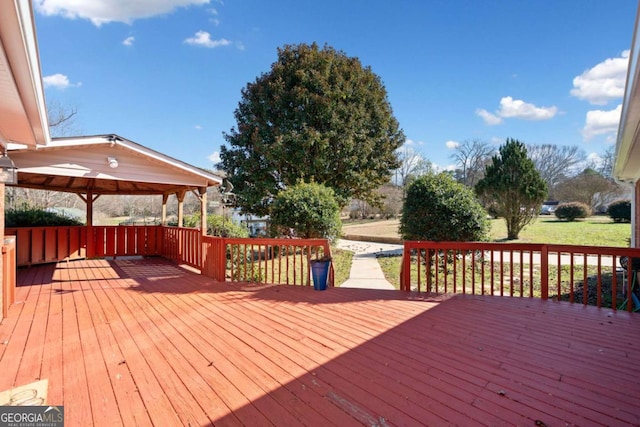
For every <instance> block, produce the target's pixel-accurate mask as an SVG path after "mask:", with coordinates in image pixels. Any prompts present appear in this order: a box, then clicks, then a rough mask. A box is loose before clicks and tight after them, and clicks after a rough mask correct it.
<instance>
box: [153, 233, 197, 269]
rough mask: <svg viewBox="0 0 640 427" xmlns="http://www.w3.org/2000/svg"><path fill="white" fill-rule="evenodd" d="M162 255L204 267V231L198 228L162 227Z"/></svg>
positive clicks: (177, 261)
mask: <svg viewBox="0 0 640 427" xmlns="http://www.w3.org/2000/svg"><path fill="white" fill-rule="evenodd" d="M162 234H163V248H162V251H161V255H162V256H164V257H165V258H169V259H170V260H172V261H174V262H176V263H178V264H186V265H189V266H191V267H194V268H197V269H202V266H203V261H202V233H201V232H200V230H199V229H197V228H183V227H162Z"/></svg>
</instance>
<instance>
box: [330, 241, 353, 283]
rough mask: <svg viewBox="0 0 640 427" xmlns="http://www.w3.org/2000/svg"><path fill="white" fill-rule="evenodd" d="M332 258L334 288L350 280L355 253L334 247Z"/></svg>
mask: <svg viewBox="0 0 640 427" xmlns="http://www.w3.org/2000/svg"><path fill="white" fill-rule="evenodd" d="M331 258H332V259H333V260H332V263H333V271H334V286H336V287H338V286H340V285H341V284H343V283H344V282H345V281H346V280H347V279H348V278H349V273H350V272H351V259H352V258H353V252H351V251H345V250H342V249H338V248H335V247H332V248H331Z"/></svg>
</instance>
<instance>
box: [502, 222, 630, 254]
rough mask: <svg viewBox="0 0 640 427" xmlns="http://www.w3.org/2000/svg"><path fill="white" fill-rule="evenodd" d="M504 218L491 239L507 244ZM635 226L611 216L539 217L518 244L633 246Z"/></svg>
mask: <svg viewBox="0 0 640 427" xmlns="http://www.w3.org/2000/svg"><path fill="white" fill-rule="evenodd" d="M506 236H507V227H506V225H505V222H504V220H503V219H493V220H491V237H490V238H491V240H492V241H496V242H501V241H506V240H505V239H506ZM630 238H631V224H629V223H616V222H613V221H612V220H611V218H609V217H607V216H592V217H590V218H586V219H583V220H579V221H573V222H566V221H560V220H558V219H557V218H556V217H555V216H549V217H544V216H541V217H538V219H537V220H536V221H535V222H534V223H532V224H530V225H528V226H526V227H525V228H524V230H522V231H521V232H520V236H519V239H518V240H511V241H508V242H514V243H516V242H517V243H555V244H562V245H583V246H615V247H629V239H630Z"/></svg>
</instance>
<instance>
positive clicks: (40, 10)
mask: <svg viewBox="0 0 640 427" xmlns="http://www.w3.org/2000/svg"><path fill="white" fill-rule="evenodd" d="M637 6H638V3H637V2H636V1H634V0H616V1H611V2H605V1H602V0H535V1H534V0H531V1H520V0H500V1H498V0H495V1H494V0H483V1H479V0H433V1H421V0H413V1H408V0H407V1H404V0H398V1H394V2H381V1H377V0H376V1H374V0H369V1H366V0H350V1H345V0H325V1H322V2H318V1H314V2H311V1H304V0H297V1H296V0H282V1H275V2H267V1H258V0H224V1H222V0H91V1H86V2H84V1H83V2H79V1H76V0H34V9H35V18H36V30H37V33H38V41H39V50H40V58H41V65H42V73H43V80H44V84H45V88H46V89H45V90H46V98H47V101H53V102H56V103H59V104H61V105H64V106H67V107H72V108H77V110H78V115H77V119H76V122H75V129H74V134H80V135H94V134H105V133H117V134H119V135H121V136H123V137H125V138H127V139H130V140H132V141H134V142H137V143H140V144H142V145H145V146H147V147H149V148H152V149H155V150H158V151H160V152H162V153H164V154H167V155H169V156H172V157H175V158H177V159H180V160H183V161H186V162H188V163H191V164H193V165H195V166H200V167H205V168H212V167H213V164H214V163H215V161H216V156H217V153H218V152H219V150H220V146H221V145H222V144H224V142H225V141H224V138H223V136H222V132H223V131H228V130H229V129H230V128H231V127H233V126H235V120H234V117H233V112H234V110H235V108H236V106H237V104H238V102H239V100H240V96H241V93H240V92H241V89H242V88H243V87H245V85H246V84H247V83H248V82H253V81H254V80H255V79H256V78H257V77H258V76H259V75H260V74H261V73H264V72H268V71H269V69H270V66H271V64H272V63H273V62H274V61H275V60H276V59H277V48H278V47H282V46H284V45H285V44H297V43H312V42H317V43H318V44H319V45H324V44H325V43H326V44H329V45H331V46H332V47H334V48H336V49H337V50H342V51H344V52H345V53H346V54H347V55H349V56H355V57H358V58H359V59H360V61H361V62H362V63H363V64H364V65H367V66H370V67H371V69H372V70H373V72H375V73H376V74H377V75H379V76H380V78H381V79H382V81H383V83H384V84H385V86H386V89H387V92H388V97H389V101H390V103H391V105H392V107H393V110H394V114H395V116H396V118H397V119H398V121H399V123H400V126H401V127H402V129H403V130H404V132H405V135H406V137H407V146H409V147H411V148H412V149H415V150H416V151H418V152H419V153H420V154H422V156H423V157H425V158H426V159H428V160H430V161H432V162H433V163H435V164H436V165H438V166H439V167H442V168H444V167H447V166H448V165H450V164H451V163H452V160H451V154H452V149H453V148H454V147H455V146H456V144H459V143H460V142H462V141H465V140H472V139H480V140H484V141H487V142H490V143H494V144H496V147H498V146H499V145H500V144H501V143H503V142H504V141H505V139H506V138H508V137H510V138H516V139H519V140H521V141H524V142H526V143H530V144H557V145H577V146H580V147H581V148H583V149H584V150H585V152H586V153H587V154H592V153H595V154H599V153H603V152H604V151H605V150H606V149H607V147H609V146H611V145H612V144H614V143H615V137H616V131H617V123H618V120H619V116H620V105H621V103H622V95H623V90H624V82H625V78H626V67H627V57H626V55H628V50H629V49H630V43H631V37H632V32H633V26H634V21H635V14H636V9H637Z"/></svg>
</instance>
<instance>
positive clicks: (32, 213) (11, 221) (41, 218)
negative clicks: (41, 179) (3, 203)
mask: <svg viewBox="0 0 640 427" xmlns="http://www.w3.org/2000/svg"><path fill="white" fill-rule="evenodd" d="M4 225H5V227H62V226H68V225H82V222H80V221H78V220H77V219H75V218H70V217H68V216H64V215H60V214H59V213H56V212H49V211H45V210H42V209H33V208H16V209H11V210H8V211H6V212H5V214H4Z"/></svg>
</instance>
